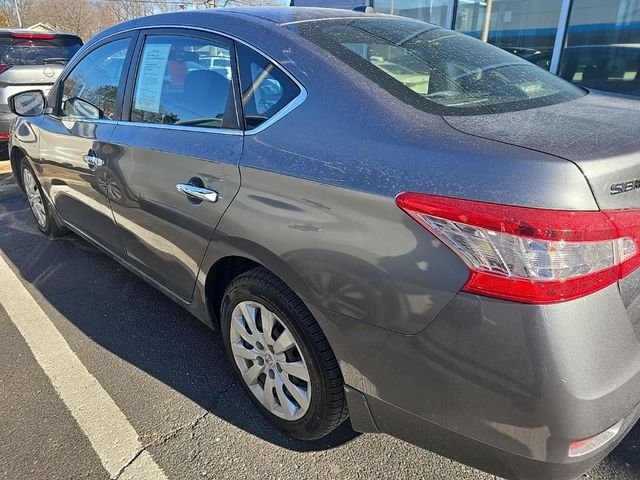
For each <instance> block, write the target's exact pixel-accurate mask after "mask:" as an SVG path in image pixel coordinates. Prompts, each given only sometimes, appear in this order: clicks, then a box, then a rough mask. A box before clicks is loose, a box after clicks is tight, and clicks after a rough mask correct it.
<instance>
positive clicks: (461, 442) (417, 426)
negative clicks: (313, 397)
mask: <svg viewBox="0 0 640 480" xmlns="http://www.w3.org/2000/svg"><path fill="white" fill-rule="evenodd" d="M365 398H366V405H367V408H368V409H369V412H370V415H371V418H372V419H374V421H375V426H376V430H377V431H380V432H384V433H387V434H389V435H392V436H394V437H396V438H399V439H402V440H404V441H407V442H409V443H412V444H414V445H417V446H419V447H422V448H426V449H428V450H431V451H433V452H435V453H438V454H439V455H442V456H445V457H447V458H451V459H453V460H456V461H458V462H461V463H464V464H466V465H471V466H473V467H475V468H478V469H480V470H484V471H486V472H490V473H492V474H494V475H497V476H499V477H501V478H506V479H510V480H511V479H515V480H575V479H577V478H580V477H581V476H582V474H583V473H585V472H587V471H588V470H590V469H591V468H593V467H594V466H596V465H597V464H598V463H600V461H602V460H603V459H604V458H605V457H606V456H607V455H608V454H609V453H610V452H611V450H613V448H614V447H615V446H616V445H617V444H618V443H619V441H620V439H622V438H624V436H625V435H626V434H627V433H628V431H629V430H630V429H631V428H632V427H633V425H634V424H635V423H636V421H637V420H638V416H640V405H639V406H638V407H636V408H635V409H634V410H633V411H631V412H630V413H629V414H628V415H627V416H626V417H625V419H624V422H623V425H622V428H621V431H620V434H619V438H618V439H617V440H615V441H613V442H611V443H608V444H607V445H606V446H604V447H603V448H601V449H599V450H597V451H595V452H593V453H592V454H591V455H587V456H585V457H581V458H575V459H572V458H569V457H566V458H564V459H559V460H558V461H556V462H554V461H542V460H534V459H532V458H530V457H527V456H523V455H519V454H516V453H513V452H510V451H506V450H502V449H500V448H496V447H494V446H491V445H487V444H486V443H483V442H482V441H480V440H477V439H473V438H469V437H466V436H464V435H461V434H459V433H457V432H453V431H451V430H448V429H446V428H444V427H441V426H439V425H436V424H434V423H432V422H429V421H427V420H424V419H422V418H420V417H418V416H416V415H413V414H411V413H409V412H406V411H404V410H401V409H399V408H397V407H394V406H392V405H390V404H388V403H385V402H383V401H381V400H379V399H376V398H373V397H367V396H365ZM350 406H351V404H350ZM565 451H566V450H565Z"/></svg>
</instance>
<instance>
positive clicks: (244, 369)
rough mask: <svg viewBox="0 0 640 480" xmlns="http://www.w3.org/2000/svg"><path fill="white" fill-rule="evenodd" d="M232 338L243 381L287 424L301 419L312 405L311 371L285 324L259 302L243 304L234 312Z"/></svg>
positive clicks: (231, 328)
mask: <svg viewBox="0 0 640 480" xmlns="http://www.w3.org/2000/svg"><path fill="white" fill-rule="evenodd" d="M229 335H230V340H231V351H232V353H233V357H234V360H235V362H236V365H237V366H238V368H239V369H240V373H241V375H242V379H243V380H244V382H245V383H246V384H247V386H248V387H249V389H250V390H251V392H252V393H253V395H254V396H255V397H256V398H257V399H258V401H259V402H260V403H261V404H262V405H263V406H264V407H265V408H266V409H267V410H269V411H270V412H271V413H272V414H274V415H276V416H277V417H279V418H282V419H284V420H289V421H294V420H298V419H300V418H302V417H303V416H304V415H305V413H306V412H307V411H308V410H309V406H310V401H311V382H310V376H309V369H308V368H307V363H306V362H305V359H304V358H303V356H302V350H301V349H300V347H299V345H298V343H297V342H296V340H295V338H294V336H293V334H292V333H291V331H290V330H289V329H288V328H287V326H286V325H285V324H284V323H283V322H282V320H280V318H278V316H277V315H276V314H275V313H274V312H272V311H270V310H269V309H268V308H266V307H265V306H264V305H262V304H260V303H258V302H254V301H243V302H240V303H238V305H236V307H235V308H234V309H233V312H232V314H231V327H230V332H229Z"/></svg>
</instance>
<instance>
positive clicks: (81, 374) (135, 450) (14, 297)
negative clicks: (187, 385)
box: [0, 256, 167, 480]
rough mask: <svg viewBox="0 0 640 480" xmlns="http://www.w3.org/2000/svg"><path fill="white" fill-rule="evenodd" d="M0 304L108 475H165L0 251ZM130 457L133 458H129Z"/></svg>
mask: <svg viewBox="0 0 640 480" xmlns="http://www.w3.org/2000/svg"><path fill="white" fill-rule="evenodd" d="M0 279H1V280H0V304H2V306H3V307H4V309H5V310H6V312H7V314H8V315H9V317H10V318H11V321H12V322H13V323H14V325H15V326H16V327H17V329H18V330H19V331H20V333H21V334H22V336H23V337H24V339H25V340H26V342H27V345H29V348H30V349H31V352H32V353H33V356H34V357H35V359H36V360H37V362H38V363H39V364H40V366H41V367H42V369H43V370H44V372H45V373H46V374H47V376H48V377H49V380H50V381H51V384H52V385H53V386H54V388H55V389H56V392H57V393H58V396H59V397H60V398H61V399H62V401H63V402H64V404H65V405H66V406H67V408H68V409H69V410H70V411H71V414H72V415H73V417H74V418H75V419H76V422H78V425H79V426H80V429H81V430H82V431H83V432H84V434H85V435H86V436H87V438H88V439H89V442H91V446H92V447H93V449H94V450H95V452H96V453H97V454H98V457H99V458H100V461H101V462H102V465H103V466H104V468H105V469H106V470H107V472H109V475H110V476H111V478H118V476H119V478H120V479H122V480H124V479H135V480H166V478H167V477H166V476H165V474H164V472H163V471H162V469H161V468H160V467H159V466H158V465H157V464H156V463H155V462H154V461H153V459H152V458H151V455H149V454H148V452H146V451H143V447H142V444H141V442H140V439H139V437H138V434H137V432H136V431H135V429H134V428H133V426H132V425H131V424H130V423H129V421H128V420H127V417H125V415H124V413H122V411H121V410H120V409H119V408H118V406H117V405H116V404H115V402H114V401H113V399H112V398H111V397H110V396H109V394H108V393H107V392H106V391H105V390H104V388H102V386H101V385H100V383H98V380H96V379H95V377H94V376H93V375H91V374H90V373H89V371H88V370H87V369H86V368H85V366H84V365H83V364H82V362H80V360H79V359H78V357H77V356H76V354H75V353H73V351H72V350H71V348H70V347H69V344H68V343H67V342H66V340H65V339H64V337H63V336H62V335H61V334H60V332H59V331H58V330H57V329H56V327H55V326H54V324H53V322H51V320H50V319H49V317H48V316H47V314H46V313H44V311H43V310H42V309H41V308H40V306H39V305H38V304H37V302H36V301H35V300H34V299H33V297H32V296H31V294H30V293H29V292H28V291H27V289H26V288H25V287H24V285H23V284H22V282H21V281H20V279H19V278H18V277H17V276H16V275H15V274H14V273H13V270H11V268H10V267H9V265H8V264H7V262H6V261H5V260H4V259H3V258H2V256H0ZM132 460H133V462H132Z"/></svg>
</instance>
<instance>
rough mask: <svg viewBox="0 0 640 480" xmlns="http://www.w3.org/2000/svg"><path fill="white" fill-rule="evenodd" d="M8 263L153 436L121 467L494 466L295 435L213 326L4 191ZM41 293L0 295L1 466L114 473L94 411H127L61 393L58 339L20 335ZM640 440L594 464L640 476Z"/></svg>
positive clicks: (184, 475)
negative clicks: (46, 227) (95, 431)
mask: <svg viewBox="0 0 640 480" xmlns="http://www.w3.org/2000/svg"><path fill="white" fill-rule="evenodd" d="M0 263H4V264H6V266H7V267H8V268H9V269H10V270H11V271H12V272H13V273H14V274H15V277H17V279H18V280H19V283H20V285H19V286H17V287H15V291H9V290H8V287H5V290H4V294H3V295H4V298H5V299H6V298H22V297H20V296H21V295H22V296H25V298H27V296H28V298H29V299H33V300H35V303H34V305H37V307H38V308H39V309H41V311H42V312H43V317H42V318H43V321H46V322H49V321H50V322H51V324H52V325H53V327H55V331H57V332H59V334H61V336H62V338H63V340H64V342H66V344H68V346H69V348H70V350H71V351H72V352H73V354H75V356H77V359H78V360H79V362H80V364H81V365H80V366H81V367H82V368H84V369H86V372H88V375H89V376H90V378H94V379H95V380H96V381H97V386H96V388H98V387H99V388H100V389H101V391H102V390H103V391H104V392H106V393H107V394H108V395H107V397H108V398H110V399H112V401H113V404H114V405H113V408H115V409H117V411H118V412H121V413H122V414H123V418H124V419H125V420H124V421H126V422H128V424H130V426H131V427H133V429H134V430H135V434H136V435H137V436H138V437H139V443H140V445H141V446H142V450H141V451H137V452H136V455H135V456H134V458H131V459H129V461H128V462H125V463H124V464H123V468H122V469H121V471H119V473H118V475H116V476H117V477H118V478H123V479H124V478H137V479H143V478H149V477H145V475H136V473H135V471H132V468H131V467H132V465H133V464H134V463H136V461H137V459H140V458H142V456H143V455H146V456H147V457H148V458H149V459H152V461H153V462H155V464H156V465H157V466H159V467H160V469H161V470H162V471H163V472H164V476H165V477H166V478H170V479H195V478H230V479H236V478H266V479H316V478H327V479H328V478H331V479H339V478H343V479H355V478H366V479H377V478H420V479H433V480H437V479H442V480H445V479H446V480H451V479H478V480H481V479H482V480H485V479H491V478H495V477H493V476H491V475H487V474H484V473H481V472H478V471H476V470H473V469H471V468H467V467H465V466H462V465H460V464H458V463H455V462H453V461H450V460H447V459H444V458H442V457H439V456H437V455H435V454H432V453H430V452H427V451H425V450H422V449H419V448H416V447H413V446H411V445H409V444H406V443H403V442H401V441H398V440H396V439H393V438H391V437H388V436H385V435H372V434H366V435H355V434H353V433H351V432H350V430H349V428H348V425H344V427H343V428H341V429H340V430H339V431H337V432H335V433H334V434H333V435H332V436H331V437H330V438H328V439H325V440H322V441H318V442H313V443H301V442H298V441H295V440H292V439H291V438H289V437H287V436H285V435H284V434H282V433H280V432H279V431H277V430H276V429H274V428H273V427H272V426H270V425H269V424H268V423H267V422H266V421H265V420H264V419H263V418H262V417H261V416H260V414H259V413H258V412H257V410H256V409H255V408H254V407H253V406H252V404H251V403H250V402H249V400H248V399H247V398H246V396H245V395H244V393H243V391H242V389H241V387H240V385H239V384H238V383H237V382H236V381H235V380H234V379H233V377H232V375H231V371H230V369H229V368H228V367H227V364H226V362H225V359H224V357H223V350H222V346H221V343H220V342H219V340H218V338H217V336H216V334H215V333H213V332H210V331H209V330H208V329H207V328H206V327H205V326H203V325H202V324H201V323H200V322H199V321H198V320H196V319H195V318H193V317H192V316H190V315H189V314H187V313H186V312H184V311H183V310H182V309H181V308H180V307H178V306H177V305H175V304H174V303H172V302H171V301H170V300H168V299H167V298H166V297H164V296H163V295H162V294H161V293H159V292H158V291H156V290H155V289H153V288H152V287H150V286H148V285H147V284H146V283H145V282H144V281H142V280H140V279H139V278H137V277H136V276H135V275H133V274H131V273H129V272H128V271H127V270H125V269H124V268H122V267H121V266H120V265H119V264H118V263H116V262H115V261H113V260H112V259H110V258H109V257H108V256H106V255H105V254H103V253H101V252H100V251H98V250H97V249H95V248H94V247H93V246H91V245H89V244H88V243H86V242H85V241H83V240H81V239H79V238H78V237H77V236H75V235H67V236H65V237H62V238H60V239H57V240H55V241H50V240H48V239H47V238H45V237H44V236H43V235H41V234H40V233H39V232H38V230H37V228H36V226H35V222H34V221H33V219H32V218H31V213H30V212H29V210H28V206H27V203H26V202H25V201H24V200H23V199H22V197H11V198H5V199H3V200H0ZM7 280H8V275H6V276H5V278H2V282H7ZM11 288H14V287H11ZM7 295H9V296H7ZM2 298H3V297H2V296H0V299H2ZM30 302H31V300H29V301H28V302H21V304H20V305H15V304H12V305H11V308H9V307H8V305H4V304H3V305H1V306H0V342H1V344H0V364H1V365H2V369H0V404H1V405H2V411H3V414H2V416H0V433H2V438H3V441H2V442H0V478H2V479H7V480H15V479H45V478H46V479H49V480H51V479H74V478H84V479H86V478H89V479H100V478H109V476H110V475H109V473H108V471H107V469H105V467H104V458H103V457H101V456H99V455H98V454H97V453H96V450H99V449H96V442H95V441H93V440H94V438H95V437H92V433H91V428H92V425H91V421H87V418H91V419H93V420H92V421H94V422H96V423H97V424H106V425H109V423H110V422H113V423H114V424H115V423H116V419H113V418H104V417H105V416H106V415H110V413H109V411H108V410H102V409H101V408H98V406H92V405H85V406H84V407H82V408H80V413H78V412H75V413H74V412H73V407H70V406H69V404H68V402H66V401H63V398H61V393H60V392H61V391H63V390H64V389H63V387H61V386H60V385H59V384H56V386H55V387H54V385H53V384H52V381H51V379H50V377H51V375H49V374H48V373H47V372H48V371H49V370H47V369H48V368H49V369H50V368H51V364H50V363H48V362H55V356H56V352H55V351H49V350H47V345H43V346H42V347H41V348H40V350H38V351H34V348H33V345H32V342H29V345H28V344H27V342H26V341H25V338H24V333H23V334H22V335H21V332H22V330H21V329H20V325H23V324H24V322H25V321H27V322H28V321H29V318H28V317H29V312H30V311H31V310H30V308H35V307H29V306H28V305H30ZM21 309H24V310H21ZM9 311H11V312H13V313H12V314H9V313H7V312H9ZM23 316H24V317H27V318H21V317H23ZM21 322H23V323H21ZM47 324H48V323H47ZM30 347H31V348H30ZM58 353H59V352H58ZM43 365H44V367H43ZM43 368H44V369H43ZM71 380H73V378H72V379H71ZM78 381H79V380H78ZM54 383H55V382H54ZM62 397H64V395H62ZM108 398H107V400H108ZM70 408H71V410H70ZM83 409H84V410H83ZM87 410H89V412H87ZM88 414H90V416H87V415H88ZM78 415H80V417H79V416H78ZM83 415H84V416H83ZM118 415H120V414H118ZM77 418H81V421H77V420H76V419H77ZM82 419H84V420H82ZM87 422H88V423H87ZM103 433H104V432H103ZM107 435H108V432H107ZM115 441H116V443H117V439H116V440H115ZM639 447H640V427H636V428H635V429H634V430H633V431H632V432H631V434H630V435H629V436H628V437H627V438H626V439H625V441H624V442H623V443H622V444H621V445H620V446H619V447H618V448H617V449H616V450H615V451H614V452H613V453H612V454H611V455H610V456H609V458H608V459H607V460H606V461H605V462H604V463H602V464H601V465H600V466H598V467H597V468H596V469H594V470H593V471H591V472H590V473H589V474H588V475H587V476H585V477H584V478H590V479H598V480H605V479H615V480H631V479H638V478H640V450H639ZM111 476H112V477H114V475H113V474H112V475H111ZM158 478H161V477H158Z"/></svg>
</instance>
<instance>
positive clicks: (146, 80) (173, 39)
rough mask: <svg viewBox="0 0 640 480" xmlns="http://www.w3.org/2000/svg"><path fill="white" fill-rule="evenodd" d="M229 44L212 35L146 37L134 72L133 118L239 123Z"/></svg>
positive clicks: (202, 123) (182, 122)
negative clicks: (200, 36)
mask: <svg viewBox="0 0 640 480" xmlns="http://www.w3.org/2000/svg"><path fill="white" fill-rule="evenodd" d="M230 56H231V51H230V47H229V45H227V44H224V43H217V42H215V41H212V40H208V39H202V38H196V37H188V36H178V35H175V36H174V35H159V36H152V37H148V38H147V39H146V41H145V45H144V48H143V51H142V57H141V59H140V63H139V66H138V73H137V75H136V84H135V90H134V96H133V105H132V109H131V120H132V121H134V122H143V123H156V124H164V125H183V126H193V127H207V128H227V127H229V128H237V118H236V112H235V103H234V99H233V89H232V81H233V80H232V75H231V68H230V66H229V65H230V61H229V58H230Z"/></svg>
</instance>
